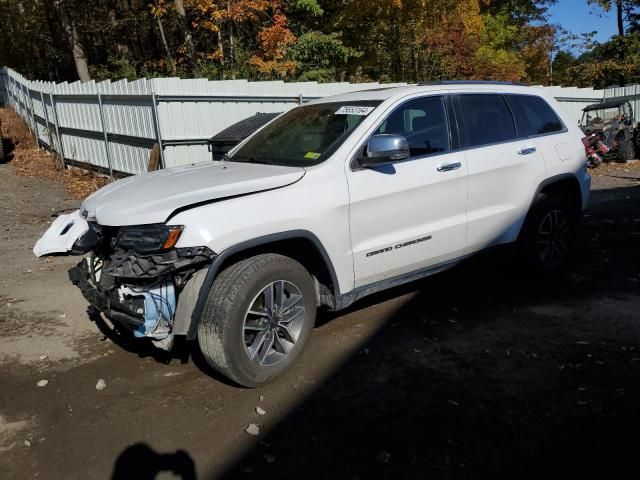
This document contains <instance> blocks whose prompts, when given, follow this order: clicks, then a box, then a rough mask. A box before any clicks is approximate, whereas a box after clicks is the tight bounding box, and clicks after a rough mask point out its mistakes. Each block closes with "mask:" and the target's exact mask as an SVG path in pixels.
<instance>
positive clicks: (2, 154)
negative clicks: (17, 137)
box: [0, 132, 4, 163]
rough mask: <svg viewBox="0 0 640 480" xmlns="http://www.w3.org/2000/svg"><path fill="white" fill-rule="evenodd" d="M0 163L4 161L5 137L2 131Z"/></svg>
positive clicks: (0, 136) (0, 135)
mask: <svg viewBox="0 0 640 480" xmlns="http://www.w3.org/2000/svg"><path fill="white" fill-rule="evenodd" d="M0 163H4V138H2V132H0Z"/></svg>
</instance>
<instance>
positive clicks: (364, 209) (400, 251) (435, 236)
mask: <svg viewBox="0 0 640 480" xmlns="http://www.w3.org/2000/svg"><path fill="white" fill-rule="evenodd" d="M450 116H452V112H450V114H448V109H447V99H446V98H445V97H443V96H438V95H436V96H424V97H418V98H414V99H412V100H407V101H405V102H404V103H403V104H401V105H400V106H398V107H396V108H395V109H394V110H393V111H392V112H391V113H390V114H389V115H388V116H387V117H386V118H385V119H384V120H383V121H382V123H381V124H380V125H378V126H377V127H376V130H374V131H373V132H371V133H370V135H375V134H401V135H404V136H405V137H406V138H407V141H408V143H409V147H410V150H411V157H410V158H409V159H407V160H404V161H401V162H397V163H394V164H392V165H386V166H381V167H377V168H367V169H362V168H358V167H357V166H356V165H354V164H351V165H347V179H348V182H349V196H350V230H351V244H352V249H353V259H354V270H355V272H354V273H355V284H356V287H360V286H363V285H367V284H371V283H374V282H376V281H381V280H385V279H388V278H391V277H396V276H401V275H403V274H406V273H409V272H413V271H417V270H421V269H424V268H428V267H431V266H433V265H437V264H439V263H441V262H444V261H447V260H450V259H452V258H456V257H458V256H461V255H462V254H464V249H465V246H466V229H467V218H466V206H467V166H466V161H465V156H464V153H462V152H461V151H460V150H459V148H457V144H455V143H454V142H453V141H452V137H451V135H450V130H449V128H448V117H450ZM368 138H369V137H367V140H368Z"/></svg>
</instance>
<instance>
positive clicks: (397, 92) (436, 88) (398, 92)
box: [309, 81, 544, 104]
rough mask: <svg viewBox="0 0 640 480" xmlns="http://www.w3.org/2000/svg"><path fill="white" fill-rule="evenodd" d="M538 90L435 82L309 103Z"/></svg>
mask: <svg viewBox="0 0 640 480" xmlns="http://www.w3.org/2000/svg"><path fill="white" fill-rule="evenodd" d="M532 90H536V94H544V91H543V90H542V89H540V88H537V87H527V86H524V85H518V84H513V83H511V82H488V81H479V82H473V81H446V82H433V83H425V84H420V85H406V86H400V87H387V88H375V89H370V90H359V91H354V92H348V93H342V94H338V95H332V96H329V97H323V98H319V99H317V100H313V101H312V102H309V103H311V104H317V103H330V102H349V101H371V100H373V101H385V100H389V99H400V98H402V97H405V96H407V95H412V94H419V93H429V92H501V93H524V92H527V91H532Z"/></svg>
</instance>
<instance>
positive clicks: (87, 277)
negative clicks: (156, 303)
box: [69, 259, 144, 331]
mask: <svg viewBox="0 0 640 480" xmlns="http://www.w3.org/2000/svg"><path fill="white" fill-rule="evenodd" d="M69 279H70V280H71V283H73V284H74V285H75V286H77V287H78V288H79V289H80V291H81V292H82V295H83V296H84V298H85V299H86V300H87V301H88V302H89V304H90V305H91V306H93V307H94V308H96V309H97V310H99V311H101V312H105V313H107V314H108V315H109V316H110V317H111V318H112V319H113V320H115V321H117V322H118V323H119V324H120V325H121V326H124V327H126V329H127V330H130V331H134V330H135V329H138V328H141V327H142V326H143V325H144V316H143V315H142V314H141V313H139V312H134V311H132V310H131V309H130V308H129V306H128V305H125V304H124V303H123V302H121V301H120V298H119V297H118V294H117V292H116V290H115V289H112V290H111V291H106V290H104V289H102V288H101V287H100V286H98V285H96V283H94V279H95V276H94V273H93V272H92V271H91V267H90V262H89V259H84V260H83V261H82V262H80V263H79V264H78V265H76V266H75V267H73V268H71V269H70V270H69Z"/></svg>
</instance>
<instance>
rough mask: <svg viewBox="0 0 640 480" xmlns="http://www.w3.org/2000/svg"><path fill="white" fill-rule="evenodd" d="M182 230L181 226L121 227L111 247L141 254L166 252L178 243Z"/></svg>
mask: <svg viewBox="0 0 640 480" xmlns="http://www.w3.org/2000/svg"><path fill="white" fill-rule="evenodd" d="M183 229H184V227H182V226H177V225H164V224H156V225H140V226H134V227H121V228H120V229H119V231H118V234H117V235H116V236H115V237H113V239H112V244H111V246H112V247H114V248H121V249H123V250H133V251H134V252H138V253H141V254H149V253H162V252H167V251H169V250H171V249H172V248H173V247H175V245H176V243H178V239H179V238H180V235H182V230H183Z"/></svg>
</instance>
